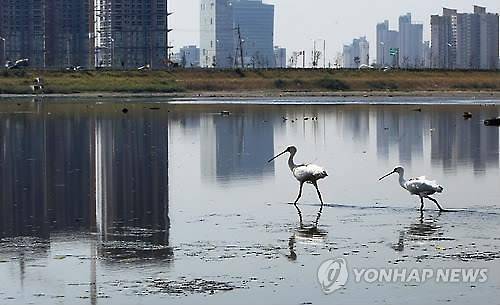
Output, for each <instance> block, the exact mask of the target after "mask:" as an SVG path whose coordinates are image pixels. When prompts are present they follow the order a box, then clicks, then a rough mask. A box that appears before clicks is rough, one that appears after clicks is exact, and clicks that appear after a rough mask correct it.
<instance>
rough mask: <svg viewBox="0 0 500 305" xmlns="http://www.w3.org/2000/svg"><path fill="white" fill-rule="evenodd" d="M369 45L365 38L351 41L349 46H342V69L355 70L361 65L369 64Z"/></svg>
mask: <svg viewBox="0 0 500 305" xmlns="http://www.w3.org/2000/svg"><path fill="white" fill-rule="evenodd" d="M369 54H370V44H369V43H368V41H367V40H366V37H360V38H355V39H353V41H352V43H351V44H350V45H344V49H343V52H342V61H343V64H342V67H343V68H346V69H357V68H359V67H360V66H362V65H369V64H370V55H369Z"/></svg>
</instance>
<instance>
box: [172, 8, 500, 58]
mask: <svg viewBox="0 0 500 305" xmlns="http://www.w3.org/2000/svg"><path fill="white" fill-rule="evenodd" d="M264 3H269V4H274V5H275V40H274V44H275V45H279V46H282V47H285V48H287V50H288V53H289V54H291V52H293V51H299V50H302V49H305V50H306V51H308V53H310V51H311V50H312V47H313V40H314V39H326V41H327V62H328V61H331V62H332V63H333V60H334V59H335V57H336V54H337V53H341V52H342V47H343V45H344V44H348V43H350V42H352V39H353V38H355V37H360V36H366V37H367V40H368V41H369V42H370V43H372V44H374V43H375V41H376V25H377V23H380V22H383V21H384V20H386V19H387V20H389V22H390V24H391V29H397V24H398V20H399V17H400V16H401V15H405V14H406V13H411V14H412V17H413V20H414V22H415V23H422V24H423V28H424V33H423V36H424V40H430V16H431V15H433V14H440V13H441V11H442V8H443V7H449V8H455V9H457V10H459V11H465V12H469V11H471V10H472V8H473V5H480V6H485V7H487V9H488V11H489V12H494V13H500V2H499V1H496V0H483V1H471V0H447V1H431V0H406V1H400V2H395V1H389V0H381V1H377V2H368V3H367V2H365V1H360V0H353V1H349V2H348V3H345V4H339V3H332V1H331V0H314V1H309V2H305V1H303V0H264ZM168 5H169V9H170V11H172V12H173V13H174V14H173V15H172V16H170V19H169V26H170V27H171V28H172V29H173V31H172V32H171V33H170V38H169V40H170V43H171V44H172V45H173V46H174V47H175V49H179V48H180V47H182V46H184V45H190V44H196V45H199V44H200V41H199V40H200V37H199V36H200V35H199V22H200V20H199V16H200V11H199V5H200V0H170V1H169V4H168ZM375 58H376V48H371V49H370V60H372V59H375ZM308 60H309V59H308Z"/></svg>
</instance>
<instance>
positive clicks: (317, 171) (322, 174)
mask: <svg viewBox="0 0 500 305" xmlns="http://www.w3.org/2000/svg"><path fill="white" fill-rule="evenodd" d="M285 153H290V157H289V158H288V166H289V167H290V170H291V171H292V174H293V176H294V177H295V179H297V181H299V183H300V187H299V195H298V196H297V199H296V200H295V202H294V203H293V204H294V205H295V206H297V202H298V201H299V199H300V197H301V196H302V188H303V186H304V183H310V184H312V185H314V187H315V188H316V191H317V193H318V197H319V201H320V202H321V205H323V198H322V197H321V192H320V191H319V188H318V180H320V179H323V178H326V177H327V176H328V174H327V173H326V171H325V169H323V168H322V167H320V166H318V165H316V164H295V162H294V161H293V158H294V157H295V155H296V154H297V148H296V147H295V146H289V147H288V148H287V149H285V151H283V152H282V153H280V154H279V155H277V156H275V157H273V158H272V159H271V160H269V161H268V162H272V161H273V160H274V159H276V158H278V157H280V156H281V155H284V154H285Z"/></svg>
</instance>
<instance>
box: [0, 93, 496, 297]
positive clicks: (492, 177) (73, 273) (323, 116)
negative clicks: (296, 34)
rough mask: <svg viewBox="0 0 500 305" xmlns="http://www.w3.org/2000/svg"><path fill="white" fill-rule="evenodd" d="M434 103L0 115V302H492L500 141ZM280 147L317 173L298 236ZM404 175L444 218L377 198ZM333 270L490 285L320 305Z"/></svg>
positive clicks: (475, 117) (118, 107)
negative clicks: (448, 276)
mask: <svg viewBox="0 0 500 305" xmlns="http://www.w3.org/2000/svg"><path fill="white" fill-rule="evenodd" d="M430 101H432V100H431V99H429V100H426V104H427V105H425V106H414V105H412V106H410V105H407V106H402V105H384V106H382V105H304V104H301V103H299V102H298V101H294V103H295V104H294V105H235V104H222V105H221V104H214V105H205V106H199V105H191V104H190V103H189V101H181V102H179V101H177V102H176V103H170V104H169V103H167V102H166V101H165V102H161V101H160V102H158V101H154V102H152V101H151V102H147V101H146V102H144V101H141V102H140V103H139V102H137V101H134V100H132V101H130V100H129V101H100V102H95V101H84V100H78V101H73V102H72V103H68V102H67V101H60V100H51V101H48V102H47V101H45V102H41V101H36V102H31V101H24V100H9V101H6V102H3V103H2V104H1V105H0V144H1V148H0V155H1V159H0V179H1V183H0V218H1V219H0V220H1V222H0V237H1V241H0V281H1V282H2V285H1V286H0V303H1V304H24V303H33V304H47V303H54V304H158V303H166V302H169V303H178V304H193V303H205V304H213V303H219V304H235V303H236V304H247V303H249V300H252V301H251V302H252V303H256V302H258V303H266V304H283V303H289V304H309V303H313V304H331V303H342V304H345V303H348V304H360V303H366V302H370V303H400V302H403V301H404V302H406V303H408V304H420V303H423V302H426V303H432V304H436V303H447V302H450V301H452V302H454V303H455V304H469V303H471V302H479V303H486V302H489V300H491V299H492V298H495V297H498V295H499V293H500V276H499V275H498V274H499V272H500V239H499V237H498V232H499V231H498V226H499V224H500V201H499V198H500V188H499V182H500V153H499V151H500V146H499V141H500V135H499V128H498V127H486V126H484V125H483V122H482V121H483V120H484V119H487V118H491V117H496V116H499V115H500V106H498V105H491V102H490V101H484V103H483V102H482V101H473V102H474V103H475V105H460V104H458V105H442V104H452V101H449V102H446V101H444V102H443V101H442V100H437V102H438V103H440V104H441V105H431V103H430ZM391 103H395V101H394V99H391ZM255 104H259V103H255ZM453 104H456V103H453ZM486 104H487V105H486ZM464 112H471V113H472V119H470V120H465V119H464V118H463V116H462V114H463V113H464ZM316 118H317V119H316ZM290 144H293V145H295V146H297V148H298V154H297V157H296V158H297V160H296V162H314V163H317V164H319V165H321V166H323V167H325V169H326V170H327V171H328V174H329V176H328V177H327V178H326V179H324V180H322V181H320V183H319V188H320V190H321V192H322V195H323V198H324V199H325V203H326V204H325V206H324V207H323V209H321V210H320V208H321V207H320V204H319V202H318V199H317V197H316V192H315V190H314V188H313V187H312V186H310V185H306V186H305V188H304V194H303V197H302V199H301V201H300V205H299V207H300V212H301V214H300V215H301V216H302V218H303V227H301V226H300V218H299V214H298V211H297V210H296V209H295V208H294V206H293V205H289V204H288V203H289V202H291V201H293V200H294V199H295V197H296V196H297V191H298V183H297V182H296V181H295V180H294V178H293V177H292V176H291V174H290V171H289V169H288V167H287V163H286V158H285V157H282V158H279V159H277V160H276V161H275V162H274V163H270V164H269V163H267V160H268V159H270V158H271V157H272V156H273V155H275V154H277V153H279V152H281V151H282V150H283V149H285V148H286V146H288V145H290ZM399 164H401V165H403V166H404V167H405V168H406V171H407V174H408V175H409V176H421V175H426V176H428V177H430V178H432V179H436V180H437V181H438V182H439V183H440V184H442V185H443V187H444V189H445V191H444V192H443V194H440V195H438V196H436V198H437V199H438V200H439V202H440V203H441V204H442V205H443V206H444V207H446V208H449V209H452V210H454V211H455V212H453V213H438V212H437V211H435V206H434V204H433V203H432V202H426V211H424V213H422V214H421V213H420V212H419V211H418V206H419V202H418V198H414V197H411V196H410V195H408V194H407V193H406V192H405V191H404V190H403V189H401V188H400V187H399V185H398V183H397V178H396V177H395V176H392V177H390V178H387V179H386V180H384V181H382V182H379V181H378V178H379V177H380V176H382V175H383V174H385V173H387V172H389V171H391V170H392V169H393V168H394V166H396V165H399ZM319 211H321V213H320V214H318V212H319ZM318 217H319V218H318ZM316 221H317V222H318V227H317V228H314V223H315V222H316ZM333 257H337V258H338V257H344V258H345V259H346V260H347V262H348V265H349V266H351V267H360V268H372V267H373V268H381V267H394V266H396V267H398V268H420V269H421V268H437V267H450V268H487V269H488V281H486V282H485V283H474V284H471V283H438V284H436V283H432V282H426V283H355V282H353V280H352V278H350V280H349V282H348V283H347V285H346V286H345V287H344V288H343V289H341V290H340V291H337V292H335V293H334V294H332V295H325V294H324V293H323V292H322V291H321V288H320V284H319V282H318V280H317V269H318V267H319V266H320V264H321V263H322V262H323V261H325V260H327V259H330V258H333Z"/></svg>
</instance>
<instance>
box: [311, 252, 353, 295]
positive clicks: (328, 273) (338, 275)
mask: <svg viewBox="0 0 500 305" xmlns="http://www.w3.org/2000/svg"><path fill="white" fill-rule="evenodd" d="M348 279H349V272H348V270H347V262H346V260H345V259H343V258H336V259H329V260H327V261H325V262H324V263H322V264H321V266H320V267H319V269H318V280H319V283H320V285H321V289H322V290H323V292H324V293H325V294H331V293H334V292H335V291H337V290H339V289H341V288H343V287H344V285H345V284H346V283H347V280H348Z"/></svg>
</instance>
